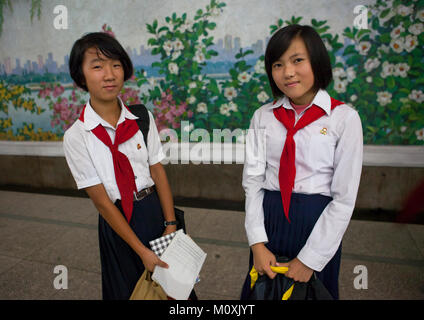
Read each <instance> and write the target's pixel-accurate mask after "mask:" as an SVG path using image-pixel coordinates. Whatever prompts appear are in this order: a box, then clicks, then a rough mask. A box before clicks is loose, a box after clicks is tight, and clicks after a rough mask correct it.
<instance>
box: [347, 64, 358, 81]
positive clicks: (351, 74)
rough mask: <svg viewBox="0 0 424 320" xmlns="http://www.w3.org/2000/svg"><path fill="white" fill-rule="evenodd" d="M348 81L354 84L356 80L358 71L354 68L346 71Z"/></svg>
mask: <svg viewBox="0 0 424 320" xmlns="http://www.w3.org/2000/svg"><path fill="white" fill-rule="evenodd" d="M346 75H347V81H348V82H352V81H353V80H354V79H355V78H356V71H355V69H353V67H349V68H347V70H346Z"/></svg>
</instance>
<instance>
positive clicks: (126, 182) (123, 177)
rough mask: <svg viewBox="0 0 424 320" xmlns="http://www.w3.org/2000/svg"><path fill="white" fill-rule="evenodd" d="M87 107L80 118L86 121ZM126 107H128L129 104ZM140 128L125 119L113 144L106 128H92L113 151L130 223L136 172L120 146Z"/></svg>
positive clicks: (133, 121) (118, 183) (135, 123)
mask: <svg viewBox="0 0 424 320" xmlns="http://www.w3.org/2000/svg"><path fill="white" fill-rule="evenodd" d="M85 107H86V106H84V108H83V109H82V112H81V115H80V117H79V120H80V121H81V122H84V112H85ZM125 108H127V109H128V107H127V106H125ZM138 130H139V127H138V125H137V122H136V121H135V120H132V119H125V121H124V122H122V123H120V124H119V125H118V128H117V129H116V135H115V143H113V144H112V141H111V140H110V136H109V134H108V133H107V132H106V129H105V128H104V127H103V126H102V125H101V124H99V125H98V126H97V127H96V128H94V129H93V130H91V132H93V134H94V135H95V136H96V137H97V138H98V139H99V140H100V141H102V142H103V143H104V144H105V145H106V146H108V147H109V150H110V152H111V153H112V159H113V168H114V170H115V179H116V184H117V185H118V189H119V192H120V194H121V203H122V209H123V210H124V214H125V217H126V219H127V221H128V223H129V222H130V220H131V216H132V210H133V200H134V192H137V187H136V184H135V177H134V172H133V169H132V167H131V163H130V161H129V160H128V158H127V156H126V155H125V154H123V153H122V152H120V151H119V150H118V146H119V145H120V144H121V143H123V142H125V141H127V140H129V139H131V138H132V137H133V136H134V135H135V134H136V133H137V131H138Z"/></svg>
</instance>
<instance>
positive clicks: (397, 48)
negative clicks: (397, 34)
mask: <svg viewBox="0 0 424 320" xmlns="http://www.w3.org/2000/svg"><path fill="white" fill-rule="evenodd" d="M390 47H391V48H392V50H393V51H394V52H396V53H401V52H402V51H403V49H404V42H403V38H397V39H392V41H390Z"/></svg>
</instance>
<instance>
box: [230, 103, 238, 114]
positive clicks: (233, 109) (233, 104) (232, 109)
mask: <svg viewBox="0 0 424 320" xmlns="http://www.w3.org/2000/svg"><path fill="white" fill-rule="evenodd" d="M237 107H238V106H237V104H235V103H234V102H232V101H230V102H229V103H228V108H229V110H230V111H233V112H237V111H238V109H237Z"/></svg>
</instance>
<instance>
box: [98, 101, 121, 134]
mask: <svg viewBox="0 0 424 320" xmlns="http://www.w3.org/2000/svg"><path fill="white" fill-rule="evenodd" d="M90 105H91V107H92V108H93V109H94V111H95V112H96V113H97V114H98V115H99V116H100V117H101V118H102V119H103V120H105V121H107V122H108V123H110V124H111V125H112V126H113V127H114V128H116V124H117V123H118V120H119V117H120V115H121V106H120V103H119V101H118V98H116V99H115V100H112V101H99V100H96V99H93V98H90Z"/></svg>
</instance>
